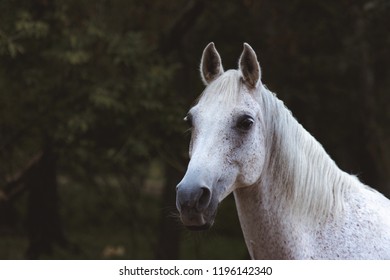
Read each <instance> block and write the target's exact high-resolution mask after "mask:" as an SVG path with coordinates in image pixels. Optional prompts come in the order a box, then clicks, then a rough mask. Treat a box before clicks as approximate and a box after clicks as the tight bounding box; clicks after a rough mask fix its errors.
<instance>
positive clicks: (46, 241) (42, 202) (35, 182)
mask: <svg viewBox="0 0 390 280" xmlns="http://www.w3.org/2000/svg"><path fill="white" fill-rule="evenodd" d="M56 162H57V159H56V156H55V154H54V152H53V147H52V143H51V142H50V141H47V143H46V144H45V147H44V149H43V155H42V158H41V160H40V162H39V163H38V164H37V165H36V167H35V168H34V170H32V172H31V174H30V176H29V178H26V182H25V184H26V185H27V186H26V188H27V189H28V191H29V195H28V213H27V222H26V226H27V232H28V237H29V247H28V249H27V252H26V258H27V259H38V258H39V257H40V256H41V255H42V254H51V253H52V247H53V245H54V244H58V245H60V246H62V247H65V246H67V241H66V239H65V237H64V234H63V230H62V226H61V219H60V214H59V208H58V206H59V205H58V201H59V199H58V189H57V174H56V171H57V170H56Z"/></svg>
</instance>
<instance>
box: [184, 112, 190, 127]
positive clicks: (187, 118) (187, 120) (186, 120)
mask: <svg viewBox="0 0 390 280" xmlns="http://www.w3.org/2000/svg"><path fill="white" fill-rule="evenodd" d="M184 121H185V122H186V123H187V124H188V125H189V126H190V127H192V116H191V115H190V114H188V115H187V116H185V118H184Z"/></svg>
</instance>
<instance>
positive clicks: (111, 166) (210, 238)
mask: <svg viewBox="0 0 390 280" xmlns="http://www.w3.org/2000/svg"><path fill="white" fill-rule="evenodd" d="M389 14H390V2H389V1H386V0H372V1H352V0H333V1H312V0H290V1H265V0H263V1H254V0H236V1H222V0H214V1H206V0H187V1H184V0H171V1H164V0H155V1H141V0H116V1H111V0H98V1H92V0H77V1H75V0H71V1H58V0H56V1H48V0H32V1H30V0H29V1H27V0H24V1H22V0H21V1H16V0H15V1H12V0H8V1H1V2H0V259H21V258H30V259H35V258H41V259H111V258H121V259H122V258H124V259H210V258H211V259H213V258H215V259H224V258H226V259H245V258H248V254H247V252H246V248H245V244H244V240H243V238H242V234H241V230H240V227H239V224H238V220H237V215H236V212H235V206H234V201H233V199H232V197H231V196H230V197H229V198H227V199H226V200H225V201H224V202H223V203H222V205H221V208H220V211H219V213H218V216H217V220H216V224H215V226H214V227H213V228H212V229H211V230H210V231H208V232H203V233H191V232H189V231H187V230H186V229H185V228H183V227H182V226H181V225H180V222H179V219H178V216H177V212H176V209H175V201H174V200H175V186H176V184H177V183H178V182H179V180H180V179H181V177H182V175H183V173H184V171H185V168H186V164H187V161H188V157H187V145H188V140H189V136H188V134H186V133H185V131H186V129H187V127H186V125H185V124H184V123H183V121H182V119H183V117H184V116H185V114H186V111H187V110H188V109H189V108H190V106H191V104H192V103H193V102H194V99H195V98H196V97H197V96H198V95H199V94H200V93H201V91H202V89H203V85H202V83H201V81H200V78H199V72H198V68H199V66H198V65H199V61H200V57H201V53H202V51H203V48H204V47H205V46H206V45H207V43H209V42H210V41H213V42H215V44H216V46H217V49H218V50H219V52H220V54H221V56H222V60H223V64H224V67H225V69H229V68H236V66H237V60H238V57H239V55H240V53H241V51H242V48H243V45H242V44H243V42H248V43H249V44H251V46H252V47H253V48H254V49H255V51H256V52H257V54H258V58H259V60H260V65H261V67H262V73H263V78H262V80H263V82H264V83H265V84H266V85H267V86H268V87H269V89H271V90H272V91H274V92H276V93H277V94H278V97H279V98H280V99H282V100H283V101H284V102H285V104H286V105H287V106H288V107H289V108H290V109H291V111H292V112H293V114H294V115H295V116H296V117H297V119H298V120H299V121H300V122H301V123H302V124H303V126H304V127H305V128H306V129H307V130H308V131H309V132H310V133H311V134H313V135H314V136H315V137H316V138H317V139H318V140H319V142H321V143H322V144H323V145H324V147H325V149H326V150H327V151H328V153H329V154H330V155H331V156H332V158H333V159H334V160H335V161H336V162H337V164H338V165H339V166H340V167H341V168H342V169H343V170H345V171H347V172H349V173H353V174H356V175H358V176H359V178H360V179H361V180H362V181H363V182H365V183H366V184H368V185H370V186H372V187H374V188H377V189H378V190H379V191H381V192H382V193H384V194H385V195H387V196H390V184H389V174H390V151H389V149H390V147H389V143H390V141H389V140H390V131H389V130H390V125H389V121H390V110H389V104H390V103H389V101H390V100H389V89H390V52H389V49H390V32H389V31H390V30H389V26H390V17H389Z"/></svg>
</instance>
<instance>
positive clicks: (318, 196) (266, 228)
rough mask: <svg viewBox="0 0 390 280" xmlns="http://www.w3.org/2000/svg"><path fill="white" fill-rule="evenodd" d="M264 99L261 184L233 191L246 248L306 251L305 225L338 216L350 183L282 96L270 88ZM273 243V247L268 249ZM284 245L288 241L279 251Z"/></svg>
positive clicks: (284, 252) (284, 254)
mask: <svg viewBox="0 0 390 280" xmlns="http://www.w3.org/2000/svg"><path fill="white" fill-rule="evenodd" d="M261 98H262V100H261V101H259V102H261V103H260V104H262V107H263V111H264V115H265V116H264V118H265V127H266V130H267V131H268V133H267V135H268V136H267V140H266V150H267V151H268V152H267V159H266V163H265V166H264V168H263V172H262V174H261V175H260V177H259V180H258V182H257V183H256V184H255V185H253V186H251V187H247V188H242V189H238V190H236V191H235V193H234V195H235V199H236V203H237V210H238V215H239V218H240V223H241V227H242V230H243V233H244V236H245V239H246V243H247V245H248V248H250V247H253V248H258V247H262V250H260V252H267V251H270V250H271V251H272V250H276V251H277V252H278V254H282V255H278V256H275V255H274V256H275V257H277V258H284V257H291V256H292V255H294V254H295V253H294V252H292V251H291V250H294V249H293V248H297V250H296V251H299V250H302V248H301V247H300V246H299V244H300V243H302V242H306V241H304V239H305V238H306V237H305V234H304V233H303V232H302V231H303V230H302V228H305V229H306V230H307V228H313V227H308V226H312V225H318V224H319V223H324V222H326V220H327V218H328V217H329V216H332V217H333V218H334V217H336V216H337V215H338V213H339V212H340V211H341V210H342V206H343V195H344V192H345V190H346V189H347V188H348V186H349V185H351V184H352V183H351V181H350V179H349V177H350V176H348V175H346V174H345V173H344V172H342V171H341V170H340V169H338V167H337V166H336V164H335V163H334V162H333V161H332V160H331V159H330V157H329V156H328V155H327V153H326V152H325V151H324V149H323V148H322V146H321V145H320V144H319V143H318V142H317V141H316V140H315V139H314V138H313V137H312V136H311V135H310V134H309V133H308V132H307V131H306V130H305V129H304V128H303V127H302V126H301V125H300V124H299V123H298V122H297V121H296V120H295V119H294V118H293V116H292V115H291V113H290V111H289V110H288V109H287V108H286V107H285V106H284V105H283V103H282V102H281V101H280V100H278V99H277V98H276V97H275V96H274V95H273V94H272V93H271V92H269V91H268V90H266V89H263V92H261ZM306 232H307V231H306ZM294 233H296V234H294ZM307 234H309V233H307ZM307 238H308V237H307ZM270 239H271V240H273V241H275V242H271V241H270ZM275 239H276V240H275ZM291 240H295V241H294V242H293V243H294V244H293V245H292V244H290V243H291V242H292V241H291ZM252 243H254V244H252ZM255 243H258V244H255ZM271 243H273V245H272V246H273V248H274V249H272V248H268V249H269V250H267V249H266V248H265V247H267V246H269V244H271ZM275 244H279V245H275ZM280 244H289V245H288V246H287V247H285V248H284V249H283V248H279V250H277V249H275V248H276V247H277V246H283V245H280ZM275 246H276V247H275ZM294 246H295V247H294ZM302 247H303V246H302ZM253 250H254V252H255V251H256V249H253ZM253 254H255V253H253ZM253 254H252V257H258V256H253ZM257 254H259V252H257ZM265 257H268V258H270V257H272V256H271V255H269V254H268V255H267V256H265Z"/></svg>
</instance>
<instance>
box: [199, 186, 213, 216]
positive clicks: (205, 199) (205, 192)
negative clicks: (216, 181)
mask: <svg viewBox="0 0 390 280" xmlns="http://www.w3.org/2000/svg"><path fill="white" fill-rule="evenodd" d="M200 189H201V195H200V197H199V200H198V203H197V204H196V209H197V210H198V211H199V212H201V211H203V210H205V209H206V208H207V206H209V204H210V200H211V191H210V189H209V188H207V187H202V188H200Z"/></svg>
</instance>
